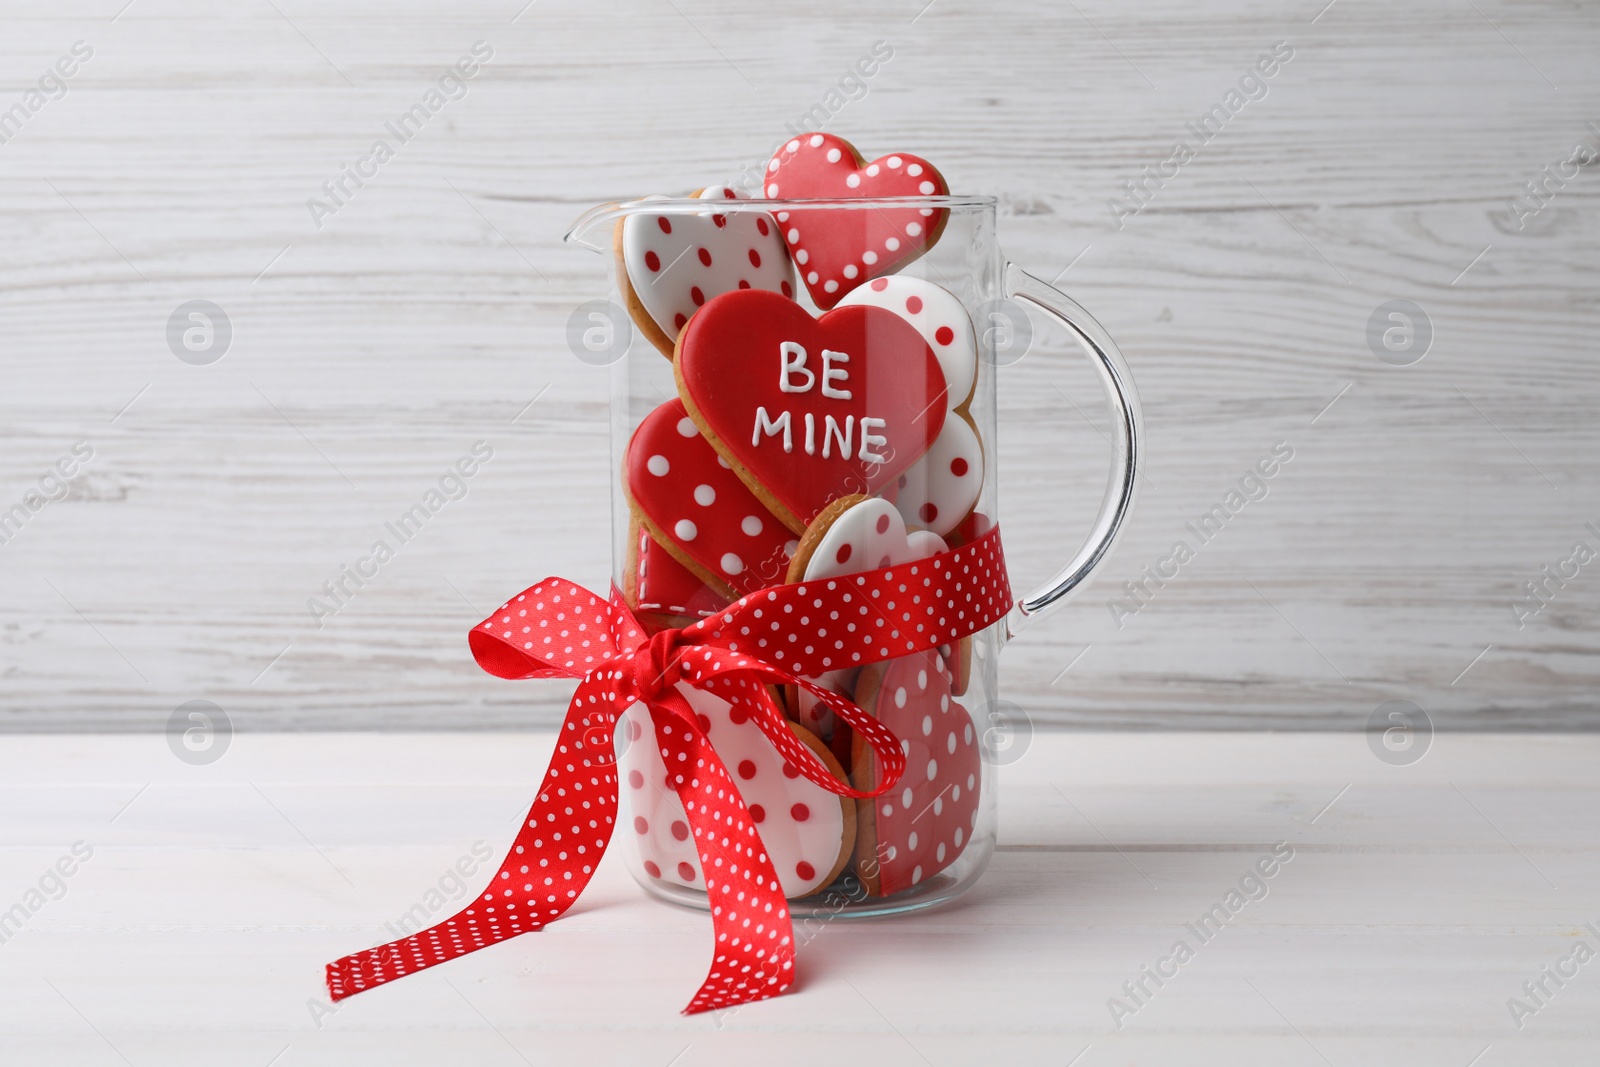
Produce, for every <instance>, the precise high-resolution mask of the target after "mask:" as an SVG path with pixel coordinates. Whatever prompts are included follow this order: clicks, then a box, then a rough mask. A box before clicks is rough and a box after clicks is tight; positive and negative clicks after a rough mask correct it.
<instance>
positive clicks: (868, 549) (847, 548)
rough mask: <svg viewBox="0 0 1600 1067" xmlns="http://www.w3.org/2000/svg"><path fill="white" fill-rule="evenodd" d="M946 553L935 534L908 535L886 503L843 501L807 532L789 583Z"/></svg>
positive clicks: (880, 500)
mask: <svg viewBox="0 0 1600 1067" xmlns="http://www.w3.org/2000/svg"><path fill="white" fill-rule="evenodd" d="M956 421H958V422H959V421H960V420H959V419H957V420H956ZM945 550H946V547H945V543H944V539H943V538H941V537H940V536H939V535H937V534H935V533H933V532H932V531H930V530H914V531H912V532H910V533H907V532H906V523H905V520H904V519H903V518H901V516H900V512H899V510H898V509H897V508H896V507H895V505H894V504H892V503H890V502H889V501H887V500H884V499H883V498H882V497H875V496H873V497H867V496H859V495H858V496H847V497H841V498H840V499H838V500H836V501H834V502H833V503H832V504H830V505H828V507H827V508H825V509H824V510H823V512H822V513H821V514H820V515H818V516H817V518H816V520H815V521H814V522H812V524H811V525H810V526H809V527H807V528H806V533H805V536H804V537H802V538H800V547H799V548H798V549H797V550H796V551H795V554H794V558H793V559H791V560H790V561H789V575H788V580H789V581H790V582H801V581H805V582H809V581H814V580H817V579H821V578H837V577H839V576H841V575H845V574H861V573H863V572H865V571H875V570H881V569H883V568H884V567H893V566H895V565H897V564H900V563H910V562H911V561H912V560H918V559H927V558H928V557H929V556H937V555H938V554H939V553H941V552H944V551H945Z"/></svg>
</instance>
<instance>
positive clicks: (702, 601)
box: [623, 518, 729, 626]
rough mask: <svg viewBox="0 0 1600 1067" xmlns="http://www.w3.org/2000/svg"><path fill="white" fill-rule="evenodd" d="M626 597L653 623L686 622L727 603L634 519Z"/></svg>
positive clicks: (635, 609)
mask: <svg viewBox="0 0 1600 1067" xmlns="http://www.w3.org/2000/svg"><path fill="white" fill-rule="evenodd" d="M623 598H624V599H625V600H626V601H627V604H628V607H629V608H630V609H631V610H632V611H633V612H634V614H636V615H638V616H639V617H640V619H641V620H642V621H644V622H646V623H648V624H650V625H653V626H686V625H688V624H689V623H691V622H696V621H698V620H700V619H703V618H705V617H706V616H708V615H715V614H716V613H717V612H719V611H721V610H722V609H723V608H725V607H727V606H728V599H729V598H728V597H726V596H723V595H722V594H720V593H718V592H717V591H716V590H714V589H712V588H711V587H710V586H709V585H707V584H706V583H705V582H704V581H702V580H701V579H700V578H699V577H698V576H697V575H696V574H695V573H694V572H693V571H691V570H689V568H687V567H685V566H684V565H683V564H682V563H679V562H678V560H677V558H676V557H675V556H673V555H672V553H670V552H668V551H667V550H666V549H664V548H662V547H661V544H660V543H659V542H658V541H657V540H656V539H655V538H654V537H651V536H650V531H649V530H647V529H645V528H644V525H643V524H642V523H640V522H639V521H638V519H637V518H635V519H634V521H633V523H632V525H631V527H630V530H629V542H628V565H627V570H626V572H625V576H624V578H623Z"/></svg>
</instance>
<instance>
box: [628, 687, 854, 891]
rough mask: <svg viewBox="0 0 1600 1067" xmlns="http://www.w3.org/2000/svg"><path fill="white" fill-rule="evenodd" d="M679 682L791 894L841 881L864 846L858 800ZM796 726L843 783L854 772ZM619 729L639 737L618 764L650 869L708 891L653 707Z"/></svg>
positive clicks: (726, 706)
mask: <svg viewBox="0 0 1600 1067" xmlns="http://www.w3.org/2000/svg"><path fill="white" fill-rule="evenodd" d="M677 688H678V692H679V693H681V694H682V695H683V697H684V699H686V700H687V701H688V702H689V704H690V706H691V707H693V708H694V710H695V712H696V716H697V717H698V719H699V720H700V728H701V730H703V731H704V732H705V734H706V737H707V738H709V739H710V741H711V745H712V747H713V748H715V749H716V750H717V756H718V757H719V758H721V760H722V762H723V765H724V766H726V767H727V768H728V773H729V774H730V775H731V776H732V777H733V780H734V783H735V784H736V785H737V786H738V787H739V795H740V796H741V797H743V798H744V802H745V806H746V807H747V808H749V809H750V817H751V819H753V820H754V821H755V824H756V832H757V833H759V834H760V835H761V844H762V847H764V848H765V849H766V851H767V856H768V857H769V858H770V859H771V860H772V866H773V869H774V870H776V871H777V872H778V882H779V884H780V885H781V886H782V887H783V894H784V896H786V897H789V898H790V899H793V898H796V897H803V896H807V895H809V894H811V893H814V892H816V891H817V890H819V889H821V888H822V887H824V886H826V885H828V884H829V883H830V882H832V881H833V880H834V879H835V878H836V877H838V875H839V872H840V871H842V870H844V867H845V864H846V863H847V862H849V859H850V855H851V853H852V851H853V847H854V844H855V834H856V817H855V801H853V800H852V799H850V798H849V797H841V796H839V795H838V794H836V793H830V792H828V791H827V790H826V789H824V788H822V787H821V786H820V785H817V784H816V783H815V782H813V781H811V780H810V779H809V778H806V777H805V776H804V775H802V774H801V773H800V771H799V770H798V769H796V768H795V767H794V766H793V765H792V764H790V763H788V762H787V761H786V760H784V758H783V757H782V756H780V755H778V752H777V750H776V749H774V748H773V747H772V742H771V741H769V740H767V736H766V735H765V734H763V733H762V732H761V728H760V727H759V726H757V725H756V724H755V722H754V721H753V720H751V719H750V718H749V717H747V716H746V715H745V714H744V713H743V712H742V711H741V710H740V709H737V708H735V707H734V706H733V705H732V704H730V703H728V702H727V701H726V700H723V699H722V698H721V697H717V696H713V695H712V694H710V693H707V692H704V691H702V690H700V689H696V688H695V687H693V686H691V685H689V684H687V683H679V685H678V687H677ZM789 727H790V729H792V730H793V731H794V733H795V736H796V737H798V738H799V739H800V740H801V741H802V742H803V743H804V744H805V745H806V746H807V747H808V748H810V749H811V750H812V751H813V752H815V753H816V754H817V756H818V758H820V759H821V760H822V761H823V762H824V763H826V764H827V765H828V769H829V771H830V772H832V773H833V774H834V775H835V776H836V777H838V778H839V779H840V780H843V778H844V770H843V768H841V767H840V766H839V762H838V761H837V760H835V759H834V758H833V754H832V753H830V752H829V751H828V749H827V746H825V745H824V744H822V742H821V741H818V740H817V738H816V737H815V736H814V735H813V734H812V733H811V732H810V731H809V730H806V729H804V728H802V727H799V726H796V725H794V724H793V723H790V724H789ZM618 728H619V729H620V730H625V731H626V736H627V739H628V742H629V743H628V745H627V746H626V748H625V749H624V750H623V752H622V755H621V757H620V758H619V759H618V760H617V772H618V775H619V777H620V779H621V782H622V794H623V797H624V798H625V800H624V802H625V803H626V804H627V806H628V809H629V811H630V813H631V818H627V817H625V818H624V819H623V820H622V824H621V825H622V826H623V827H624V828H625V829H628V830H631V832H632V834H633V836H634V838H635V843H636V845H637V847H638V854H639V859H640V863H641V865H642V866H643V867H644V871H645V873H646V874H648V875H649V876H650V877H652V878H658V879H660V880H662V881H664V882H670V883H673V884H675V885H681V886H686V887H688V888H690V889H700V890H704V889H705V887H706V882H705V875H704V872H702V871H701V869H700V856H699V854H698V853H697V852H696V851H695V846H694V834H693V832H692V831H691V830H690V829H689V823H688V821H687V819H685V817H684V812H683V803H682V801H681V800H679V798H678V793H677V791H676V790H675V789H673V787H672V785H671V784H670V783H669V780H668V777H667V767H666V764H665V763H664V762H663V760H662V754H661V749H660V747H659V746H658V745H657V744H656V743H655V731H654V730H653V729H652V727H651V723H650V714H649V712H648V711H646V710H645V709H644V707H643V706H642V705H638V704H635V705H634V706H633V707H632V708H630V709H628V711H627V713H626V714H625V715H624V716H623V717H622V720H621V723H620V724H619V727H618Z"/></svg>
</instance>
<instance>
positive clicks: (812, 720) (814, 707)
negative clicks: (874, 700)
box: [784, 667, 861, 741]
mask: <svg viewBox="0 0 1600 1067" xmlns="http://www.w3.org/2000/svg"><path fill="white" fill-rule="evenodd" d="M860 674H861V668H860V667H845V668H842V669H840V670H837V671H827V672H826V673H824V674H820V675H818V676H817V677H815V678H812V679H810V681H811V682H813V683H815V684H816V685H819V686H821V687H822V688H823V689H826V690H827V691H828V692H830V693H840V694H842V695H844V696H846V697H848V696H850V695H851V694H852V693H854V692H855V687H856V678H857V676H859V675H860ZM784 691H785V693H786V694H787V697H786V699H787V701H788V704H789V707H790V708H792V709H794V711H793V714H794V718H795V721H796V722H798V723H799V724H800V725H801V726H804V727H805V728H806V729H808V730H810V731H811V732H812V733H814V734H816V735H817V736H818V737H820V738H822V739H823V740H824V741H826V740H828V739H829V738H830V737H832V736H833V729H834V715H833V709H832V708H830V707H828V705H826V704H824V703H823V702H822V701H821V700H820V699H818V698H817V696H816V694H814V693H812V692H811V690H809V689H804V688H802V687H800V686H798V685H789V686H785V687H784Z"/></svg>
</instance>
